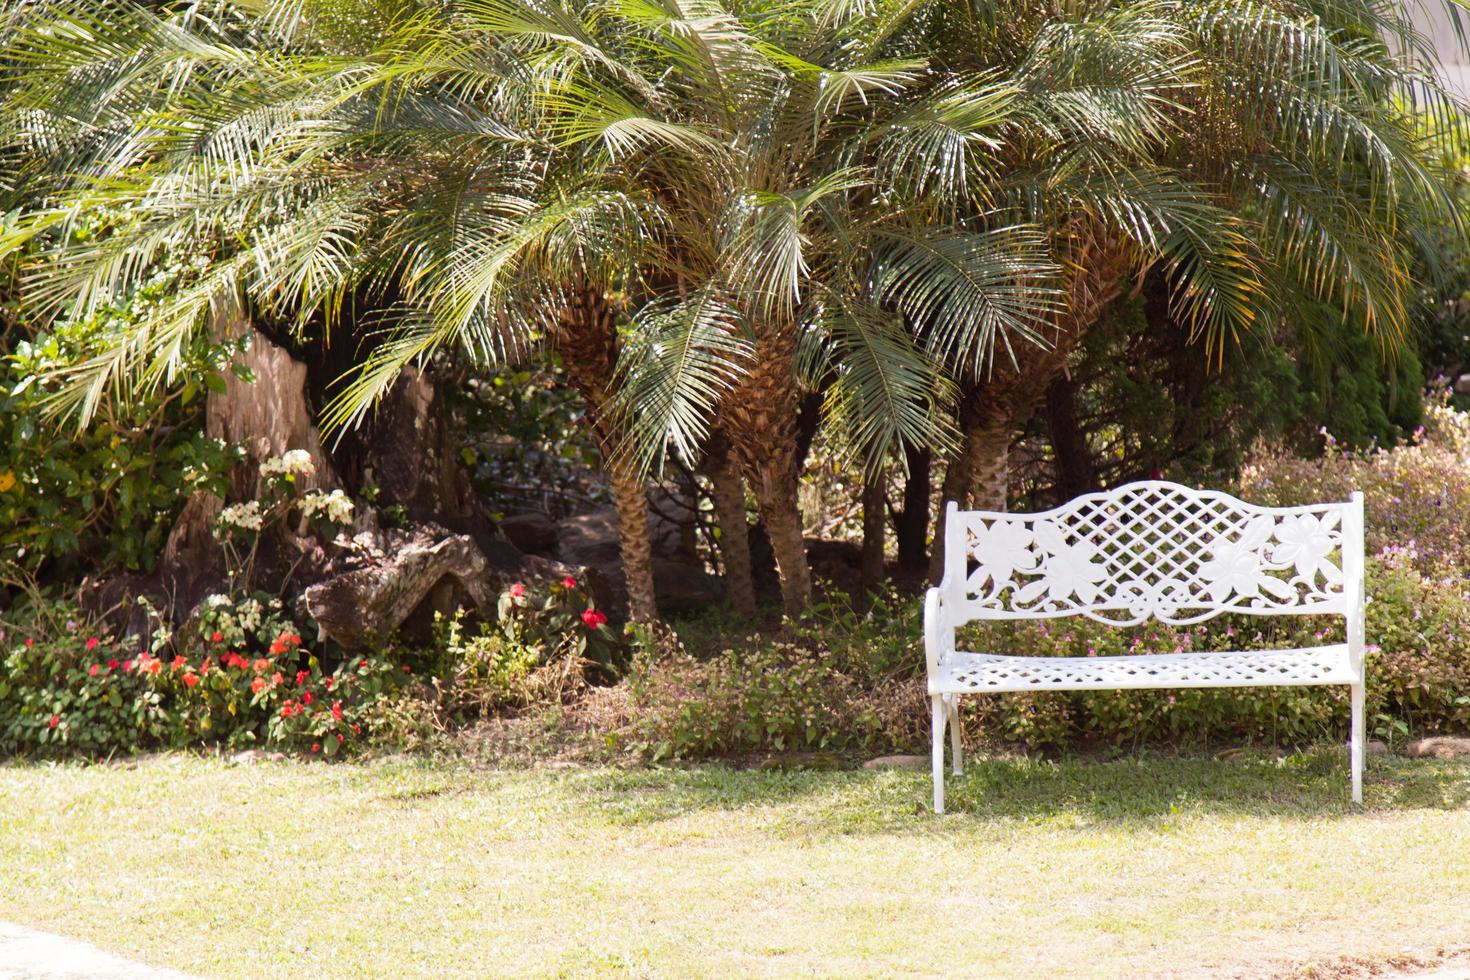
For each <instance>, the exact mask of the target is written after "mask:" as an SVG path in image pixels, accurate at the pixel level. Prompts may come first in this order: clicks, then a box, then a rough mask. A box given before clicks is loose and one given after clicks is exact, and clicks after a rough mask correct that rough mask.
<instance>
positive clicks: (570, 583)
mask: <svg viewBox="0 0 1470 980" xmlns="http://www.w3.org/2000/svg"><path fill="white" fill-rule="evenodd" d="M561 584H562V585H564V586H566V587H567V588H569V589H575V588H576V587H577V580H576V579H574V578H572V577H571V576H570V575H568V576H567V577H566V578H564V579H562V580H561Z"/></svg>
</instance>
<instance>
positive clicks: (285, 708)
mask: <svg viewBox="0 0 1470 980" xmlns="http://www.w3.org/2000/svg"><path fill="white" fill-rule="evenodd" d="M295 713H296V704H295V702H293V701H287V702H286V703H285V704H283V705H281V717H282V718H290V717H291V716H292V715H294V714H295Z"/></svg>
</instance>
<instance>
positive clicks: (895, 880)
mask: <svg viewBox="0 0 1470 980" xmlns="http://www.w3.org/2000/svg"><path fill="white" fill-rule="evenodd" d="M1345 780H1346V765H1345V760H1344V759H1343V757H1342V755H1341V754H1340V753H1338V752H1334V751H1330V750H1324V751H1320V752H1314V753H1308V754H1305V755H1294V756H1290V757H1287V758H1285V759H1278V758H1277V757H1275V756H1274V755H1265V754H1262V755H1251V756H1247V757H1245V758H1236V759H1231V760H1228V761H1217V760H1215V759H1213V758H1209V757H1149V758H1141V759H1128V760H1123V761H1115V762H1087V761H1077V762H1062V763H1046V762H1031V761H1024V760H1006V759H989V760H986V759H981V760H979V761H978V763H977V764H975V765H972V766H971V769H970V772H969V773H968V774H967V776H966V777H964V778H963V779H959V780H952V781H951V789H950V801H951V806H952V807H953V809H954V811H956V812H954V813H952V814H950V815H948V816H946V817H944V818H940V819H936V818H934V817H933V816H931V815H929V814H927V813H926V812H924V811H925V801H926V800H927V799H928V795H929V786H928V778H927V775H926V774H923V773H917V772H905V771H884V772H867V771H847V772H768V771H749V770H734V769H728V768H724V767H718V766H708V767H699V768H691V769H658V770H619V769H610V768H570V769H549V768H539V769H507V768H488V767H484V766H475V765H470V764H466V763H463V762H457V761H446V760H433V759H424V758H408V759H402V758H400V759H385V760H377V761H372V762H365V763H355V764H339V765H328V764H323V763H315V764H313V763H278V764H268V763H267V764H259V765H253V766H230V765H228V764H226V763H224V762H221V761H219V760H215V759H208V758H199V757H194V756H188V755H168V756H163V757H159V758H156V759H149V760H143V761H140V762H138V763H136V764H131V763H124V764H112V765H93V766H76V765H65V766H57V767H50V766H33V765H10V766H0V919H7V920H11V921H15V922H19V923H22V924H25V925H28V926H33V927H36V928H40V929H46V930H50V931H54V932H59V933H62V934H65V935H68V936H73V937H77V938H81V939H85V940H88V941H90V942H93V943H96V944H98V945H100V946H102V947H104V948H106V949H108V950H111V951H114V952H118V953H122V954H124V955H131V956H136V957H139V958H141V959H144V960H146V961H148V962H151V963H155V964H159V965H166V966H172V967H176V968H179V969H184V970H188V971H192V972H196V973H200V974H205V975H218V976H251V977H265V976H270V977H274V976H284V975H287V974H288V973H290V974H292V975H301V976H341V977H355V976H363V975H371V976H422V975H441V976H475V975H512V974H515V975H588V974H607V973H621V972H626V973H631V974H636V975H640V976H680V977H683V976H732V975H765V976H772V975H777V976H788V975H796V974H804V975H809V974H818V975H842V976H853V975H870V976H892V975H940V974H947V975H955V974H965V975H1011V976H1014V975H1032V976H1046V977H1056V976H1079V977H1080V976H1086V977H1101V976H1130V977H1131V976H1139V975H1149V974H1189V975H1197V974H1200V973H1211V974H1215V975H1222V976H1228V975H1249V976H1260V975H1264V974H1271V973H1292V972H1297V973H1301V972H1306V973H1312V972H1314V971H1316V970H1319V969H1322V968H1327V969H1328V970H1329V971H1330V972H1341V971H1343V970H1344V968H1345V967H1344V965H1345V964H1348V967H1347V968H1346V969H1347V972H1352V969H1353V967H1352V966H1351V964H1358V963H1361V964H1368V963H1374V962H1380V963H1381V962H1387V961H1389V960H1391V959H1392V958H1394V957H1396V956H1402V955H1403V953H1404V952H1405V951H1406V950H1409V951H1415V952H1417V954H1418V955H1431V954H1432V952H1433V951H1434V950H1435V949H1437V948H1448V949H1461V948H1464V947H1467V946H1470V903H1466V902H1465V901H1464V900H1463V898H1464V896H1465V895H1467V894H1470V765H1466V764H1465V763H1463V762H1410V761H1406V760H1398V759H1388V760H1374V764H1373V765H1372V766H1370V769H1369V780H1368V784H1367V799H1368V803H1367V806H1366V808H1365V810H1364V811H1363V812H1355V811H1354V810H1353V809H1352V807H1351V806H1350V804H1348V802H1347V787H1346V782H1345Z"/></svg>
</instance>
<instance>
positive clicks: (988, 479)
mask: <svg viewBox="0 0 1470 980" xmlns="http://www.w3.org/2000/svg"><path fill="white" fill-rule="evenodd" d="M1013 431H1014V427H1013V424H1012V423H1011V421H1010V419H1009V418H1007V417H1005V416H1002V417H1001V418H998V419H997V418H992V419H990V420H987V421H985V422H982V423H980V424H979V425H977V426H976V427H975V428H974V429H973V430H972V431H971V432H970V434H969V438H968V439H967V441H968V443H969V450H970V452H969V457H970V466H969V469H970V506H971V507H972V508H974V509H975V510H1005V509H1006V493H1007V491H1008V490H1009V489H1010V475H1011V467H1010V461H1011V433H1012V432H1013Z"/></svg>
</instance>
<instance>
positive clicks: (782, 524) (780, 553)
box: [752, 459, 812, 616]
mask: <svg viewBox="0 0 1470 980" xmlns="http://www.w3.org/2000/svg"><path fill="white" fill-rule="evenodd" d="M761 470H762V472H761V475H760V476H759V477H758V478H757V480H756V481H755V483H754V485H753V487H752V489H753V490H754V491H755V499H756V505H757V508H758V509H759V510H760V515H761V520H762V521H764V522H765V524H766V534H768V535H769V536H770V538H771V551H773V552H774V553H775V555H776V573H777V574H778V575H779V576H780V577H781V606H782V608H783V609H784V610H785V612H786V614H787V615H788V616H797V615H800V614H801V613H802V612H803V611H805V609H806V607H807V606H809V605H811V601H812V573H811V568H810V566H808V564H807V558H806V538H805V535H804V534H803V533H802V532H803V529H802V522H801V509H800V508H799V507H798V506H797V503H796V484H797V481H796V474H795V473H794V472H793V470H794V460H792V461H789V462H788V461H787V460H779V459H777V460H772V462H771V465H769V466H765V467H761Z"/></svg>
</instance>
